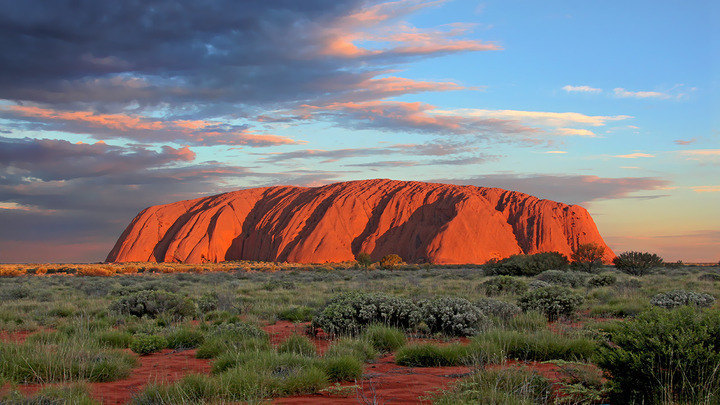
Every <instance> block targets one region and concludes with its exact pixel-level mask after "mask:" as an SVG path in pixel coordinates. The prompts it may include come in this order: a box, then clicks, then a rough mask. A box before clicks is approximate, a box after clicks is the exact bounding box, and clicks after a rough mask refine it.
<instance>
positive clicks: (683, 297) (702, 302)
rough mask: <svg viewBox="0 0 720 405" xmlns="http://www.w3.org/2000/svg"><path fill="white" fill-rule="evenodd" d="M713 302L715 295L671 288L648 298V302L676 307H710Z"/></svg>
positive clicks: (666, 306)
mask: <svg viewBox="0 0 720 405" xmlns="http://www.w3.org/2000/svg"><path fill="white" fill-rule="evenodd" d="M714 303H715V297H713V296H712V295H710V294H705V293H698V292H695V291H686V290H673V291H669V292H665V293H660V294H657V295H655V296H654V297H652V299H650V304H652V305H654V306H656V307H662V308H668V309H671V308H677V307H680V306H683V305H690V306H695V307H701V308H703V307H711V306H712V305H713V304H714Z"/></svg>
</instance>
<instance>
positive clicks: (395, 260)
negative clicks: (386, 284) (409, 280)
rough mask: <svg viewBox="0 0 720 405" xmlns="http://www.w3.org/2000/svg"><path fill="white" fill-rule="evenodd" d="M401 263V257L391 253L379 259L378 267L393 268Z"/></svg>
mask: <svg viewBox="0 0 720 405" xmlns="http://www.w3.org/2000/svg"><path fill="white" fill-rule="evenodd" d="M401 264H403V260H402V257H400V256H398V255H396V254H394V253H392V254H389V255H385V256H383V257H382V259H380V267H382V268H383V269H394V268H397V267H398V266H400V265H401Z"/></svg>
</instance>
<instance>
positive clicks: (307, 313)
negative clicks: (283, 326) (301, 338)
mask: <svg viewBox="0 0 720 405" xmlns="http://www.w3.org/2000/svg"><path fill="white" fill-rule="evenodd" d="M314 314H315V310H313V309H312V308H309V307H306V306H304V305H300V306H296V305H294V306H291V307H289V308H284V309H282V310H280V311H279V312H278V314H277V317H278V319H282V320H285V321H290V322H308V321H310V320H312V318H313V315H314Z"/></svg>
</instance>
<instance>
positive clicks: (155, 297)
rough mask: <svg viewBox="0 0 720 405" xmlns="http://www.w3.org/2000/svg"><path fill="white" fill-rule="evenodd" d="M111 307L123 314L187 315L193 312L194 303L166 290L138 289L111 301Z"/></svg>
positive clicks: (152, 316)
mask: <svg viewBox="0 0 720 405" xmlns="http://www.w3.org/2000/svg"><path fill="white" fill-rule="evenodd" d="M111 309H112V310H113V311H116V312H118V313H120V314H123V315H135V316H138V317H142V316H144V315H146V316H149V317H151V318H155V317H157V316H158V315H161V314H167V315H170V316H174V317H181V318H182V317H189V316H193V315H194V314H195V304H194V303H193V302H192V300H190V299H189V298H185V297H183V296H181V295H178V294H175V293H171V292H167V291H161V290H160V291H147V290H146V291H138V292H136V293H133V294H130V295H128V296H125V297H121V298H119V299H118V300H117V301H115V302H113V304H112V305H111Z"/></svg>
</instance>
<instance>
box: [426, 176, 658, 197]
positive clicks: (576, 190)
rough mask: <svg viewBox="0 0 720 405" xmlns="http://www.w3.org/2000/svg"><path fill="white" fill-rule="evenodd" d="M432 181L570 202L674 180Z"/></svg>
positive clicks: (623, 193) (516, 178)
mask: <svg viewBox="0 0 720 405" xmlns="http://www.w3.org/2000/svg"><path fill="white" fill-rule="evenodd" d="M433 181H437V182H441V183H453V184H469V185H475V186H479V187H499V188H503V189H506V190H515V191H520V192H523V193H527V194H530V195H533V196H536V197H540V198H547V199H550V200H554V201H562V202H565V203H568V204H587V203H589V202H591V201H595V200H602V199H617V198H635V197H636V196H633V195H632V194H633V193H635V192H638V191H654V190H661V189H662V188H663V187H665V186H668V185H669V184H671V183H670V181H668V180H665V179H661V178H656V177H619V178H608V177H599V176H589V175H564V174H563V175H560V174H514V173H502V174H488V175H480V176H474V177H468V178H444V179H436V180H433ZM642 197H645V196H642ZM650 197H656V196H650Z"/></svg>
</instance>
